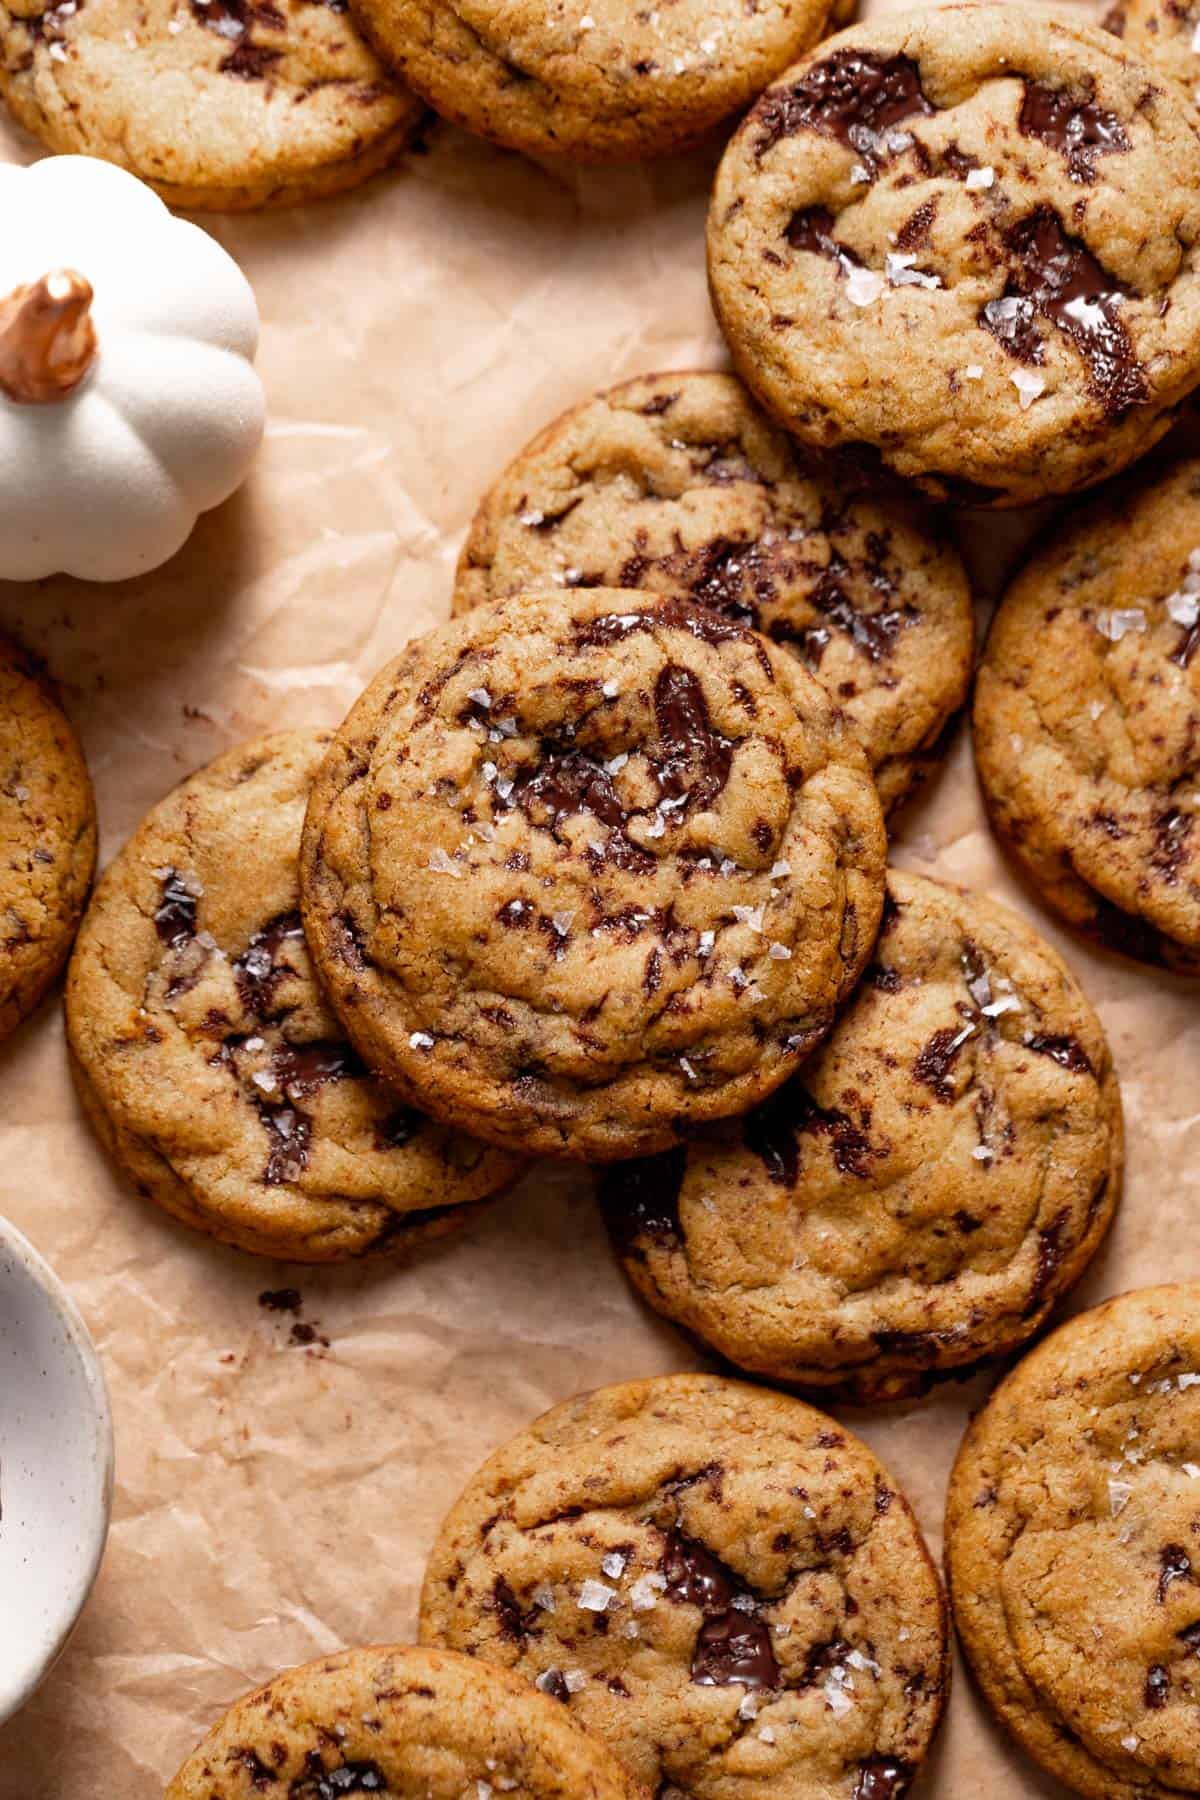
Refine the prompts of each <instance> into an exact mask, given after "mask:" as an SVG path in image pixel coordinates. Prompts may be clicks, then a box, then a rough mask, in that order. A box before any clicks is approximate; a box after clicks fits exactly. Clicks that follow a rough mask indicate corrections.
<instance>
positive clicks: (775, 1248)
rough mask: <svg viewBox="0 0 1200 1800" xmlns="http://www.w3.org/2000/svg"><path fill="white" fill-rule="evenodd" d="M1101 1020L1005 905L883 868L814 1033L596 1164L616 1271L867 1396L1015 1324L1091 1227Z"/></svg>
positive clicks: (701, 1332) (1107, 1209) (957, 1356)
mask: <svg viewBox="0 0 1200 1800" xmlns="http://www.w3.org/2000/svg"><path fill="white" fill-rule="evenodd" d="M1120 1165H1121V1110H1120V1100H1119V1097H1118V1091H1117V1084H1116V1079H1115V1077H1114V1075H1113V1070H1112V1059H1111V1057H1110V1055H1109V1050H1108V1045H1107V1043H1106V1042H1105V1039H1104V1033H1103V1031H1102V1030H1101V1027H1100V1022H1099V1020H1098V1019H1097V1018H1096V1015H1095V1013H1094V1012H1093V1011H1092V1008H1091V1007H1090V1006H1089V1005H1088V1003H1087V1001H1086V1000H1085V998H1084V996H1083V995H1082V993H1081V992H1080V991H1079V988H1078V986H1077V985H1076V983H1075V982H1074V980H1073V979H1072V978H1071V976H1070V974H1069V972H1068V970H1067V969H1066V967H1065V965H1064V964H1063V963H1062V962H1061V961H1060V960H1059V958H1058V957H1057V956H1056V955H1055V954H1054V952H1053V951H1052V950H1051V948H1050V946H1049V945H1048V944H1046V943H1044V942H1043V941H1042V940H1041V939H1040V938H1039V937H1038V936H1037V935H1036V933H1035V932H1033V931H1031V930H1030V929H1029V927H1028V926H1027V925H1025V924H1024V923H1023V921H1022V920H1020V919H1019V918H1018V917H1017V916H1016V915H1015V914H1014V913H1010V912H1008V911H1007V910H1006V909H1005V908H1003V907H999V906H996V905H994V904H992V903H991V902H990V901H988V900H986V899H984V898H983V897H982V896H977V895H971V894H966V893H963V892H961V891H960V890H958V889H956V888H950V887H946V886H944V885H943V884H942V883H940V882H933V881H925V880H922V879H921V878H920V877H918V876H913V875H905V874H901V873H899V872H898V871H896V870H891V871H890V872H889V875H888V903H887V907H886V909H885V917H884V925H883V929H882V931H881V932H880V935H879V939H878V941H877V943H876V946H875V954H874V957H873V959H872V961H871V964H870V967H869V968H868V970H867V973H866V975H865V976H864V977H863V980H862V982H861V983H860V985H859V986H858V988H857V989H856V990H855V992H854V994H853V996H852V997H851V999H850V1001H849V1002H848V1004H847V1006H846V1008H845V1009H844V1011H843V1012H842V1014H841V1015H840V1017H839V1019H838V1021H837V1023H836V1025H835V1026H834V1028H833V1031H832V1032H831V1034H830V1036H829V1038H828V1039H827V1040H826V1042H825V1043H824V1044H823V1045H822V1046H821V1048H820V1050H819V1051H818V1052H817V1053H816V1055H815V1056H813V1057H811V1058H810V1059H809V1061H808V1062H807V1063H806V1064H805V1065H804V1067H803V1068H802V1069H801V1070H800V1071H799V1073H798V1074H796V1075H794V1076H792V1077H791V1079H790V1080H789V1081H788V1082H786V1083H785V1085H784V1086H783V1087H782V1088H780V1089H779V1090H778V1092H777V1093H775V1094H773V1095H772V1096H771V1098H770V1099H769V1100H767V1101H765V1102H764V1103H763V1105H762V1106H760V1107H758V1108H756V1109H755V1111H754V1112H752V1113H749V1114H747V1116H746V1117H745V1118H744V1119H740V1120H737V1121H731V1122H730V1123H729V1124H728V1125H724V1126H720V1127H715V1128H714V1129H713V1130H711V1131H708V1132H703V1133H700V1134H698V1135H697V1136H695V1137H694V1138H693V1139H692V1140H691V1141H690V1142H689V1144H688V1146H687V1148H686V1150H676V1151H668V1152H666V1153H665V1154H664V1155H663V1156H661V1157H653V1158H647V1159H645V1160H642V1161H635V1162H632V1163H618V1164H617V1165H615V1167H613V1168H612V1169H611V1170H609V1171H607V1172H606V1175H605V1178H604V1181H603V1182H602V1184H601V1196H602V1199H603V1202H604V1209H605V1213H606V1216H607V1218H608V1222H609V1225H610V1228H611V1230H612V1233H613V1237H614V1240H615V1242H616V1244H617V1247H618V1250H619V1252H620V1254H621V1256H622V1259H623V1261H624V1263H625V1267H626V1269H627V1270H628V1272H629V1274H630V1276H631V1278H632V1279H633V1281H634V1282H635V1284H636V1285H637V1287H638V1288H639V1289H640V1290H641V1292H642V1293H643V1294H644V1295H645V1296H646V1298H647V1299H648V1300H649V1301H650V1302H651V1304H652V1305H654V1306H656V1307H657V1308H658V1309H659V1311H660V1312H663V1313H665V1314H666V1316H667V1317H668V1318H671V1319H674V1320H676V1321H677V1322H678V1323H679V1324H681V1325H683V1326H684V1327H685V1328H687V1329H688V1330H689V1331H691V1332H693V1333H694V1334H695V1335H697V1336H699V1337H700V1338H702V1339H704V1340H705V1341H706V1342H707V1343H709V1344H712V1345H713V1346H714V1347H715V1348H716V1349H717V1350H718V1351H720V1353H721V1354H722V1355H724V1356H727V1357H729V1358H730V1360H731V1361H733V1362H735V1363H738V1364H740V1365H741V1366H742V1367H743V1368H746V1369H752V1370H756V1371H758V1372H759V1373H761V1374H764V1375H768V1376H774V1377H775V1378H777V1379H779V1380H783V1381H793V1382H798V1383H801V1384H803V1385H805V1386H830V1385H845V1386H848V1387H850V1388H853V1389H854V1390H855V1392H856V1393H857V1395H858V1396H859V1397H860V1398H874V1397H879V1396H883V1397H888V1396H892V1395H895V1394H897V1393H904V1392H908V1391H912V1390H913V1389H914V1388H919V1386H920V1385H921V1383H922V1379H923V1377H925V1376H926V1375H927V1372H928V1371H931V1370H938V1369H949V1368H954V1367H958V1366H962V1365H964V1364H967V1363H970V1362H973V1361H975V1360H977V1359H978V1358H980V1357H981V1356H985V1355H993V1356H994V1355H999V1354H1000V1353H1001V1352H1003V1351H1006V1350H1009V1349H1011V1348H1013V1347H1014V1346H1015V1345H1016V1344H1018V1343H1020V1342H1021V1341H1022V1340H1023V1339H1025V1338H1027V1337H1031V1336H1032V1335H1033V1333H1034V1332H1035V1331H1036V1330H1037V1329H1038V1327H1039V1325H1040V1324H1041V1323H1042V1322H1043V1321H1044V1319H1045V1317H1046V1315H1047V1313H1048V1312H1049V1310H1050V1308H1051V1307H1052V1306H1053V1304H1054V1303H1055V1301H1056V1300H1057V1299H1059V1298H1060V1297H1061V1295H1062V1294H1063V1292H1064V1291H1065V1290H1066V1289H1067V1288H1068V1287H1069V1286H1070V1285H1071V1284H1072V1283H1073V1282H1074V1281H1075V1280H1077V1279H1078V1277H1079V1276H1080V1274H1081V1273H1082V1271H1083V1269H1084V1267H1085V1265H1086V1263H1087V1261H1088V1258H1089V1257H1090V1256H1091V1254H1092V1253H1093V1251H1094V1250H1095V1249H1096V1247H1097V1244H1098V1243H1099V1241H1100V1238H1101V1237H1102V1236H1103V1233H1104V1231H1105V1229H1106V1227H1107V1225H1108V1222H1109V1219H1110V1218H1111V1215H1112V1211H1113V1208H1114V1206H1115V1204H1116V1200H1117V1191H1118V1187H1119V1174H1120Z"/></svg>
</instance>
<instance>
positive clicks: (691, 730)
mask: <svg viewBox="0 0 1200 1800" xmlns="http://www.w3.org/2000/svg"><path fill="white" fill-rule="evenodd" d="M654 717H655V722H656V723H657V725H658V732H659V738H660V740H661V744H662V754H661V755H660V756H658V757H655V758H653V759H652V760H653V763H654V772H655V775H656V777H657V780H658V785H659V790H660V792H661V793H662V794H663V795H664V796H665V797H666V798H668V799H681V798H684V797H686V799H687V801H688V803H689V805H692V804H694V805H695V806H697V807H698V808H699V809H700V810H701V811H703V810H705V809H706V808H707V807H709V806H711V805H712V803H713V801H714V800H715V799H716V797H717V795H718V794H719V793H720V792H721V790H722V789H723V788H724V786H725V783H726V782H727V781H728V779H729V769H730V764H731V762H732V758H733V745H732V743H731V741H730V740H729V738H727V737H722V735H721V733H720V732H718V731H716V730H714V728H713V726H712V723H711V721H710V719H709V715H708V703H707V701H706V700H705V698H704V689H703V687H702V685H701V683H700V681H699V680H698V678H697V677H696V676H695V675H693V673H692V672H691V670H690V669H685V668H682V667H681V666H680V665H679V664H678V663H668V664H667V666H666V668H665V669H663V670H661V671H660V673H659V677H658V680H657V681H656V682H655V684H654Z"/></svg>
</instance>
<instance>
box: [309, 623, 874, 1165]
mask: <svg viewBox="0 0 1200 1800" xmlns="http://www.w3.org/2000/svg"><path fill="white" fill-rule="evenodd" d="M884 854H885V840H884V833H883V819H882V814H881V811H880V806H879V800H878V796H877V794H876V792H875V788H874V785H873V783H872V782H871V779H870V777H869V775H868V773H867V770H866V764H865V761H864V759H863V755H862V752H861V750H860V749H859V748H858V746H857V745H856V744H855V743H854V742H853V741H852V739H851V737H850V734H849V732H848V730H847V729H846V727H845V726H844V724H843V722H842V720H841V718H840V716H839V715H838V714H836V713H835V712H834V710H833V708H832V707H831V706H830V705H829V702H828V700H827V699H826V696H825V694H824V693H823V691H822V690H821V688H820V687H819V686H818V685H817V683H816V682H815V681H813V680H812V678H811V677H810V676H808V675H807V674H805V672H804V671H803V670H802V669H801V668H800V667H799V665H798V664H797V663H796V662H795V660H794V659H793V658H791V657H789V656H788V655H786V653H785V652H783V651H781V650H778V649H776V648H775V647H774V646H773V645H771V644H769V643H768V642H767V641H766V640H765V639H764V638H762V637H760V636H758V635H757V634H756V633H755V632H752V631H750V630H748V629H747V628H746V627H744V626H741V625H738V624H736V623H734V622H732V621H730V620H726V619H721V618H719V617H717V616H716V615H715V614H713V613H711V612H708V611H706V610H705V609H703V608H701V607H697V606H692V605H690V604H689V603H687V602H686V601H684V600H681V599H677V598H658V597H656V596H654V595H647V594H644V593H634V592H618V591H610V590H597V591H594V592H589V593H583V594H563V595H557V594H541V595H525V596H518V597H516V598H513V599H509V600H506V601H502V602H498V603H495V604H492V605H489V606H482V607H477V608H476V609H475V610H474V611H473V612H471V613H469V614H467V615H466V616H465V617H463V618H461V619H459V620H457V621H452V622H451V623H450V624H448V625H446V626H443V627H441V628H440V629H438V630H436V631H433V632H430V633H429V634H428V636H426V637H425V638H422V639H420V640H419V641H418V642H417V643H416V644H415V645H412V646H410V648H409V649H408V650H407V651H406V652H405V653H404V654H403V655H402V656H401V657H400V658H399V659H398V660H397V661H396V662H395V663H393V664H391V665H390V666H389V667H388V668H386V669H384V670H383V671H382V672H381V673H380V674H379V675H378V676H377V677H376V679H375V681H374V682H373V683H372V684H371V686H370V687H369V688H368V690H367V692H366V694H365V695H364V696H363V698H362V699H361V700H360V701H359V703H358V704H357V706H355V707H354V709H353V710H352V712H351V713H350V715H349V718H348V719H347V720H346V722H345V724H344V725H343V727H342V729H341V731H340V733H339V734H338V736H337V738H336V740H335V743H334V746H333V748H332V750H331V752H330V755H329V757H328V759H327V761H326V764H325V766H324V768H323V769H322V771H321V773H320V775H319V776H318V778H317V781H316V784H315V786H314V789H313V797H312V801H311V803H310V805H309V811H308V821H307V824H306V828H305V835H304V850H303V856H302V868H301V875H302V888H303V894H304V911H305V923H306V926H307V929H308V934H309V939H310V941H311V943H312V945H313V948H314V954H315V956H316V959H317V963H318V967H319V969H320V972H321V975H322V978H323V979H324V981H325V983H326V986H327V987H328V989H329V992H330V994H331V997H332V999H333V1002H334V1005H335V1006H336V1008H337V1009H338V1012H339V1014H340V1015H341V1017H342V1019H343V1022H344V1024H345V1026H346V1029H347V1031H348V1032H349V1033H350V1035H351V1037H352V1038H353V1039H354V1041H355V1042H356V1043H357V1045H358V1047H359V1049H360V1051H361V1052H362V1054H363V1055H364V1056H365V1057H366V1059H367V1060H368V1062H370V1064H371V1066H372V1067H374V1068H377V1069H380V1070H381V1071H382V1072H383V1073H384V1074H385V1075H386V1077H387V1078H388V1080H390V1081H392V1082H394V1083H395V1084H396V1085H397V1086H398V1087H399V1088H400V1089H401V1090H402V1091H404V1092H406V1093H407V1094H408V1095H409V1096H410V1097H411V1098H412V1100H413V1101H414V1103H415V1104H421V1105H424V1106H426V1107H427V1109H428V1110H429V1111H431V1112H432V1113H433V1114H434V1115H435V1116H436V1117H438V1118H443V1119H450V1120H453V1121H454V1122H455V1123H457V1124H460V1125H461V1126H462V1127H463V1128H464V1129H466V1130H471V1131H474V1132H476V1133H477V1134H478V1135H480V1136H482V1137H484V1138H487V1139H489V1140H490V1141H492V1142H496V1143H501V1144H507V1145H510V1146H511V1147H513V1148H514V1149H518V1150H520V1149H524V1150H526V1151H527V1152H537V1153H543V1154H547V1155H551V1156H566V1157H585V1158H592V1159H595V1160H599V1161H605V1160H611V1159H612V1158H614V1157H619V1156H630V1155H636V1154H639V1153H640V1152H642V1151H644V1150H649V1149H662V1148H665V1147H666V1146H667V1145H668V1144H670V1143H673V1142H675V1141H676V1140H677V1138H678V1136H679V1133H680V1132H681V1131H682V1130H684V1129H686V1128H687V1127H689V1126H690V1125H693V1124H696V1123H699V1122H700V1121H702V1120H704V1119H709V1118H724V1117H727V1116H728V1115H729V1114H731V1113H733V1112H737V1111H740V1110H743V1109H744V1108H745V1107H747V1106H749V1105H750V1104H752V1103H753V1102H754V1101H755V1100H756V1099H758V1098H761V1097H762V1096H763V1095H765V1094H766V1093H768V1092H770V1091H771V1090H772V1089H773V1088H775V1087H777V1086H778V1084H779V1083H780V1082H781V1081H782V1080H784V1078H785V1077H786V1076H787V1075H788V1074H789V1073H790V1072H791V1070H792V1068H793V1067H795V1065H796V1064H797V1063H798V1061H799V1060H800V1058H801V1057H802V1056H803V1055H804V1054H806V1053H807V1051H809V1050H810V1049H811V1048H812V1047H813V1045H814V1044H815V1043H817V1042H818V1041H819V1039H820V1038H821V1037H823V1036H824V1034H825V1032H826V1031H827V1030H828V1029H829V1026H830V1024H831V1022H832V1018H833V1012H834V1008H835V1007H836V1005H837V1003H838V1001H839V999H840V998H841V997H842V996H843V995H844V994H845V993H846V992H847V991H848V989H849V988H850V987H851V986H852V985H853V983H854V981H855V980H856V979H857V976H858V974H859V972H860V971H861V969H862V967H863V965H864V963H865V961H866V959H867V956H868V955H869V953H870V947H871V943H872V941H873V940H874V937H875V932H876V929H877V927H878V922H879V915H880V910H881V907H882V901H883V866H884Z"/></svg>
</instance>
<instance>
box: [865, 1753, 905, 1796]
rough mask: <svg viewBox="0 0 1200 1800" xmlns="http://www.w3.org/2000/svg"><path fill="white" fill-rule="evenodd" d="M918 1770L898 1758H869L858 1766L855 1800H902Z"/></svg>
mask: <svg viewBox="0 0 1200 1800" xmlns="http://www.w3.org/2000/svg"><path fill="white" fill-rule="evenodd" d="M915 1773H916V1770H915V1769H914V1768H913V1766H912V1764H911V1763H906V1762H901V1760H900V1758H899V1757H898V1756H868V1757H867V1758H866V1760H865V1762H861V1763H859V1765H858V1774H857V1775H856V1777H855V1780H854V1795H853V1800H900V1796H901V1794H907V1792H908V1790H909V1786H910V1784H911V1782H912V1778H913V1776H914V1775H915Z"/></svg>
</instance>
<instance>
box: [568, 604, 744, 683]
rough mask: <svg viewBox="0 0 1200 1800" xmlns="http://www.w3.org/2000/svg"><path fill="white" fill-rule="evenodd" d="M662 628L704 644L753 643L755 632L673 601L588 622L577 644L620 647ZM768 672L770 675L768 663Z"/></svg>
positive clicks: (580, 630) (577, 634)
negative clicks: (639, 634)
mask: <svg viewBox="0 0 1200 1800" xmlns="http://www.w3.org/2000/svg"><path fill="white" fill-rule="evenodd" d="M663 625H667V626H672V627H674V628H675V629H676V630H680V631H689V632H691V634H692V636H693V637H694V638H699V640H700V642H701V643H703V644H732V643H736V642H738V641H739V640H741V641H743V642H745V643H748V644H753V643H754V637H753V635H752V633H751V632H749V631H747V630H746V628H745V626H744V625H738V624H736V623H734V622H733V621H732V620H729V619H722V618H721V617H719V616H718V615H717V614H715V613H711V612H706V611H705V610H704V609H703V608H702V607H699V606H695V605H693V604H692V603H691V602H689V601H687V600H671V599H668V600H660V601H658V602H657V603H656V604H655V605H653V606H648V607H646V609H645V610H644V611H640V612H627V613H601V614H600V616H599V617H598V618H595V619H585V620H584V621H583V622H582V623H581V624H580V625H578V626H576V628H575V642H576V643H577V644H578V645H580V647H581V648H585V649H594V648H596V647H597V646H603V645H605V644H618V643H620V642H621V641H622V640H623V639H624V638H629V637H633V636H634V634H635V633H636V632H639V631H654V630H655V629H657V628H658V627H659V626H663ZM767 669H768V672H769V671H770V664H769V663H768V664H767Z"/></svg>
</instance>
